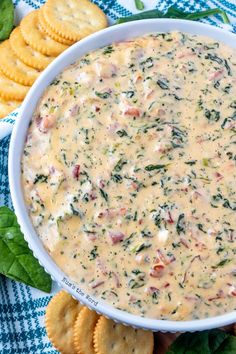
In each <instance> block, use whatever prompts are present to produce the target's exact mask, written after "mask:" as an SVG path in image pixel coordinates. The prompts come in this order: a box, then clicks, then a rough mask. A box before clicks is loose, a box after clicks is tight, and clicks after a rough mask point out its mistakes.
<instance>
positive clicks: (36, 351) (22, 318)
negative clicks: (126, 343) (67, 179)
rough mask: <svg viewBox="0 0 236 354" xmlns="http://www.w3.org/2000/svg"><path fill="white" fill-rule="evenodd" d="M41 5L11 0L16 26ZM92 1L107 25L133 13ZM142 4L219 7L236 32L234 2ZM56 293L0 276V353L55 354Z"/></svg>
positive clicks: (4, 184)
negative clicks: (49, 323)
mask: <svg viewBox="0 0 236 354" xmlns="http://www.w3.org/2000/svg"><path fill="white" fill-rule="evenodd" d="M0 1H1V0H0ZM68 1H69V0H68ZM44 2H45V0H14V4H15V8H16V11H15V12H16V23H18V22H19V21H20V19H21V18H22V17H23V16H24V15H26V14H27V13H28V12H29V11H30V10H32V9H36V8H39V7H40V6H41V5H42V4H43V3H44ZM94 2H95V3H96V4H98V5H99V6H100V7H101V9H102V10H103V11H104V12H105V13H106V14H107V16H108V17H109V19H110V22H111V23H112V22H113V21H114V20H115V19H117V18H118V17H122V16H129V15H131V14H132V13H134V12H137V10H136V8H135V6H134V1H133V0H95V1H94ZM143 2H144V4H145V10H150V9H153V8H158V9H159V10H162V11H165V10H166V9H167V8H168V7H169V6H171V5H177V6H178V7H179V8H180V9H182V10H185V11H189V12H192V11H197V10H205V9H207V8H209V7H219V8H222V9H223V10H225V11H226V12H227V14H228V15H229V17H230V20H231V23H232V31H234V32H236V0H208V1H204V0H177V1H176V0H143ZM203 22H206V23H210V24H212V25H216V26H219V25H221V22H220V21H219V17H218V16H216V17H213V18H210V19H204V20H203ZM17 114H18V112H17V111H15V112H13V113H12V114H10V115H9V116H8V117H6V118H5V119H2V120H0V205H7V206H9V207H12V203H11V198H10V191H9V185H8V173H7V163H8V161H7V157H8V148H9V141H10V136H9V134H10V133H11V130H12V128H13V125H14V121H15V119H17ZM0 257H1V254H0ZM57 290H58V288H57V285H56V284H54V286H53V290H52V293H51V294H50V295H47V294H45V293H43V292H41V291H38V290H36V289H33V288H31V287H28V286H26V285H23V284H20V283H18V282H15V281H11V280H9V279H6V278H5V277H3V276H1V275H0V354H18V353H19V354H20V353H21V354H28V353H29V354H42V353H45V354H46V353H47V354H55V353H57V351H56V350H54V349H53V347H52V346H51V344H50V343H49V341H48V338H47V336H46V332H45V328H44V312H45V307H46V306H47V304H48V301H49V300H50V298H51V296H52V294H53V293H54V292H55V291H57ZM202 354H204V353H202Z"/></svg>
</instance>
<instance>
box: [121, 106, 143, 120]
mask: <svg viewBox="0 0 236 354" xmlns="http://www.w3.org/2000/svg"><path fill="white" fill-rule="evenodd" d="M123 114H124V115H126V116H132V117H140V116H141V114H142V110H141V109H140V108H138V107H135V106H126V107H125V108H124V111H123Z"/></svg>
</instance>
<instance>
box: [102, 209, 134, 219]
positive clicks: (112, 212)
mask: <svg viewBox="0 0 236 354" xmlns="http://www.w3.org/2000/svg"><path fill="white" fill-rule="evenodd" d="M126 211H127V209H126V208H120V209H106V210H104V211H101V212H100V213H99V214H98V218H99V219H102V218H104V217H105V218H108V219H113V218H114V217H116V216H124V215H125V214H126Z"/></svg>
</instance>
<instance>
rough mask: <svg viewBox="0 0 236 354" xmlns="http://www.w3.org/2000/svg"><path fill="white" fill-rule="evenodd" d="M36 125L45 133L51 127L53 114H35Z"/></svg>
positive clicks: (53, 119)
mask: <svg viewBox="0 0 236 354" xmlns="http://www.w3.org/2000/svg"><path fill="white" fill-rule="evenodd" d="M35 120H36V125H37V127H38V129H39V131H40V132H41V133H47V132H48V130H49V129H50V128H52V127H53V125H54V123H55V120H56V117H55V116H54V115H52V114H51V115H46V116H45V117H41V116H37V117H36V119H35Z"/></svg>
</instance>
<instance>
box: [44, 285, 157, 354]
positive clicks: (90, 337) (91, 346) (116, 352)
mask: <svg viewBox="0 0 236 354" xmlns="http://www.w3.org/2000/svg"><path fill="white" fill-rule="evenodd" d="M45 324H46V331H47V334H48V337H49V339H50V340H51V342H52V344H53V345H54V347H55V348H56V349H57V350H58V351H59V352H60V353H63V354H111V353H112V354H121V353H125V354H135V353H136V354H152V353H153V347H154V339H153V333H152V332H147V331H144V330H142V329H134V328H132V327H126V326H124V325H122V324H118V323H115V322H113V321H112V320H108V319H107V318H105V317H103V316H99V315H98V314H97V313H96V312H95V311H91V310H89V309H88V308H87V307H85V306H82V305H81V304H80V303H79V302H78V301H76V300H74V299H73V298H72V297H71V296H70V295H69V294H68V293H66V292H65V291H60V292H59V293H58V294H56V295H55V296H54V297H53V298H52V300H51V301H50V302H49V305H48V307H47V310H46V320H45Z"/></svg>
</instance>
